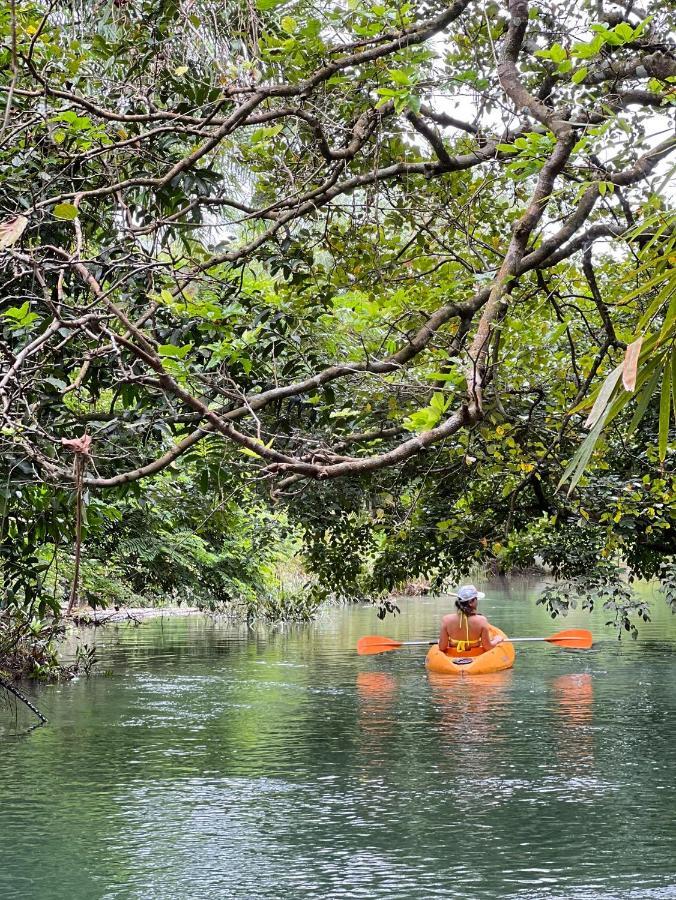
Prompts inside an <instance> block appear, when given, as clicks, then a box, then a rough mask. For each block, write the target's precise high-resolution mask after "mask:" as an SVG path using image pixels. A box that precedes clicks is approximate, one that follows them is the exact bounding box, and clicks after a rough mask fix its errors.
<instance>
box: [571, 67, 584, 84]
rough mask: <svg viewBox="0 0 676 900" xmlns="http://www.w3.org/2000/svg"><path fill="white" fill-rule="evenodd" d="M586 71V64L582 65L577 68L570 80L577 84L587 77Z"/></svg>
mask: <svg viewBox="0 0 676 900" xmlns="http://www.w3.org/2000/svg"><path fill="white" fill-rule="evenodd" d="M587 72H589V69H588V68H587V66H582V68H581V69H577V71H576V72H575V73H574V74H573V77H572V78H571V79H570V80H571V81H572V82H573V84H579V83H580V82H581V81H584V79H585V78H586V77H587Z"/></svg>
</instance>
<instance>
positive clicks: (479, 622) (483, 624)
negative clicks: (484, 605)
mask: <svg viewBox="0 0 676 900" xmlns="http://www.w3.org/2000/svg"><path fill="white" fill-rule="evenodd" d="M474 619H475V621H476V623H477V625H481V627H482V628H486V627H487V626H488V625H489V621H488V619H487V618H486V616H479V615H477V616H475V617H474Z"/></svg>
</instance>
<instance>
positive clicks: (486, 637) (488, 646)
mask: <svg viewBox="0 0 676 900" xmlns="http://www.w3.org/2000/svg"><path fill="white" fill-rule="evenodd" d="M503 641H504V638H503V636H502V635H501V634H496V635H495V637H494V638H492V637H491V633H490V631H489V629H488V621H486V622H484V626H483V628H482V629H481V646H482V647H483V648H484V650H492V649H493V647H497V646H498V644H501V643H502V642H503Z"/></svg>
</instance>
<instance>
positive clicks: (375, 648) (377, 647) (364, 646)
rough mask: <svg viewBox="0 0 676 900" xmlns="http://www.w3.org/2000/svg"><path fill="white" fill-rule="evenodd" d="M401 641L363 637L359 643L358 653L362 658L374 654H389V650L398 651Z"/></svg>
mask: <svg viewBox="0 0 676 900" xmlns="http://www.w3.org/2000/svg"><path fill="white" fill-rule="evenodd" d="M401 643H402V642H401V641H393V640H392V638H386V637H363V638H359V640H358V641H357V653H358V654H359V655H360V656H369V655H370V654H372V653H387V651H388V650H396V649H397V647H401Z"/></svg>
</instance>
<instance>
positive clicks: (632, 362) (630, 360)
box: [622, 335, 643, 391]
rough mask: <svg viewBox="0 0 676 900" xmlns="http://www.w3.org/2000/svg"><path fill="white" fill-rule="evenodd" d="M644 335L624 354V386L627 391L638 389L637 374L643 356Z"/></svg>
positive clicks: (629, 346)
mask: <svg viewBox="0 0 676 900" xmlns="http://www.w3.org/2000/svg"><path fill="white" fill-rule="evenodd" d="M642 343H643V335H641V337H640V338H637V339H636V340H635V341H634V342H633V343H631V344H629V345H628V346H627V349H626V351H625V353H624V364H623V366H622V384H623V385H624V389H625V391H633V390H634V389H635V388H636V372H637V371H638V358H639V356H640V354H641V344H642Z"/></svg>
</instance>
